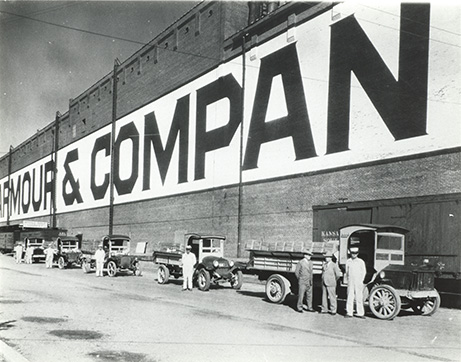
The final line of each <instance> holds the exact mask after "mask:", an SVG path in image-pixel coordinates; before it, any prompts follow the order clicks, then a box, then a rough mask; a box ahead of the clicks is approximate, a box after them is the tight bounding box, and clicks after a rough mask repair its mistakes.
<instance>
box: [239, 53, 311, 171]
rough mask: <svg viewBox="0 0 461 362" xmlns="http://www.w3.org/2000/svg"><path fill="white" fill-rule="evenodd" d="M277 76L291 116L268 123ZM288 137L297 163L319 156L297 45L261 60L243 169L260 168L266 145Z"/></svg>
mask: <svg viewBox="0 0 461 362" xmlns="http://www.w3.org/2000/svg"><path fill="white" fill-rule="evenodd" d="M278 75H281V77H282V82H283V89H284V91H285V101H286V105H287V111H288V115H287V116H286V117H282V118H279V119H276V120H272V121H270V122H267V123H266V114H267V107H268V104H269V97H270V93H271V86H272V80H273V79H274V77H275V76H278ZM286 137H291V138H292V139H293V146H294V150H295V154H296V160H301V159H305V158H310V157H315V156H316V155H317V154H316V152H315V146H314V141H313V139H312V132H311V128H310V122H309V116H308V114H307V106H306V98H305V96H304V88H303V84H302V79H301V71H300V69H299V61H298V54H297V52H296V46H295V44H292V45H288V46H287V47H285V48H283V49H280V50H278V51H277V52H275V53H273V54H270V55H268V56H267V57H265V58H263V59H261V68H260V71H259V78H258V85H257V89H256V95H255V102H254V106H253V113H252V115H251V124H250V131H249V136H248V144H247V147H246V151H245V159H244V162H243V169H244V170H248V169H253V168H257V167H258V158H259V151H260V149H261V145H262V144H263V143H266V142H270V141H275V140H278V139H282V138H286Z"/></svg>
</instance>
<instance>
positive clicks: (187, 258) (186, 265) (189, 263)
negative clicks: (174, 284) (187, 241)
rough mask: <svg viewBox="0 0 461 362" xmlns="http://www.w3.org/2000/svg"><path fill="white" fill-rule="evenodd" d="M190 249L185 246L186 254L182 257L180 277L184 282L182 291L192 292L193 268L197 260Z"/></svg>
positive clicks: (188, 246)
mask: <svg viewBox="0 0 461 362" xmlns="http://www.w3.org/2000/svg"><path fill="white" fill-rule="evenodd" d="M191 249H192V247H191V246H190V245H187V246H186V252H185V253H184V254H183V255H182V258H181V263H182V276H183V278H184V281H183V283H182V290H183V291H184V290H190V291H192V278H193V276H194V266H195V264H196V263H197V258H196V257H195V254H194V253H191V252H190V251H191Z"/></svg>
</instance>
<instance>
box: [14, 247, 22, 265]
mask: <svg viewBox="0 0 461 362" xmlns="http://www.w3.org/2000/svg"><path fill="white" fill-rule="evenodd" d="M14 252H15V259H16V263H17V264H19V263H20V262H21V259H22V243H19V244H18V245H16V247H15V248H14Z"/></svg>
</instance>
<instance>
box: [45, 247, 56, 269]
mask: <svg viewBox="0 0 461 362" xmlns="http://www.w3.org/2000/svg"><path fill="white" fill-rule="evenodd" d="M45 254H46V258H45V265H46V268H47V269H51V268H52V267H53V256H54V249H53V245H52V244H51V243H50V244H48V248H46V250H45Z"/></svg>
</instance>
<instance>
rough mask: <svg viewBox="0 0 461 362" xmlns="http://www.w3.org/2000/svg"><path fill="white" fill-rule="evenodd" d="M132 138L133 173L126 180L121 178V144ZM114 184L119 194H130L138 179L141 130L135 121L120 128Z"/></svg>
mask: <svg viewBox="0 0 461 362" xmlns="http://www.w3.org/2000/svg"><path fill="white" fill-rule="evenodd" d="M128 139H130V140H131V142H132V144H133V152H132V156H131V175H130V177H129V178H127V179H126V180H122V179H121V178H120V167H121V165H120V145H121V144H122V142H123V141H125V140H128ZM114 158H115V164H114V185H115V188H116V189H117V193H118V194H119V195H126V194H130V193H131V191H133V187H134V185H135V183H136V180H137V179H138V168H139V166H138V164H139V132H138V130H137V129H136V126H135V124H134V123H133V122H130V123H128V124H126V125H124V126H123V127H121V128H120V132H119V134H118V137H117V140H116V141H115V147H114Z"/></svg>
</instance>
